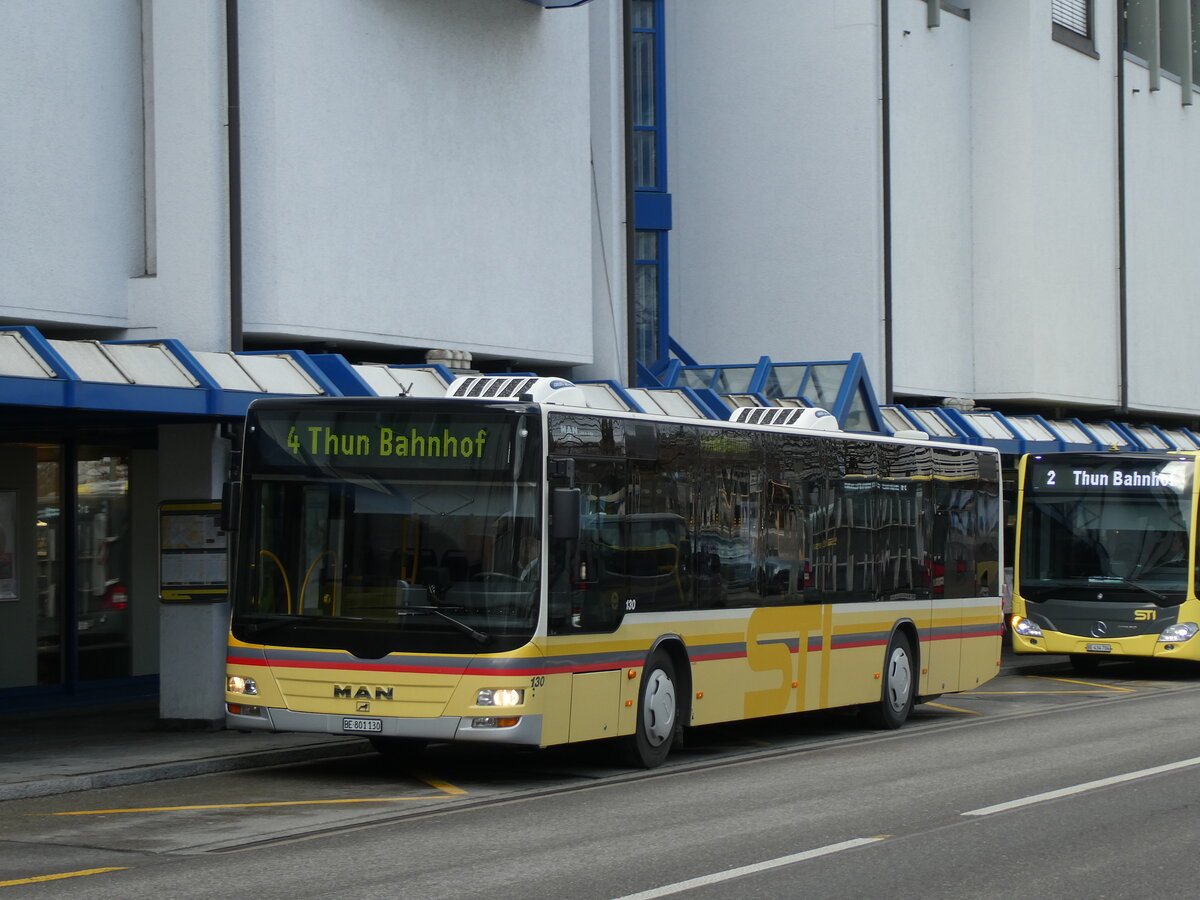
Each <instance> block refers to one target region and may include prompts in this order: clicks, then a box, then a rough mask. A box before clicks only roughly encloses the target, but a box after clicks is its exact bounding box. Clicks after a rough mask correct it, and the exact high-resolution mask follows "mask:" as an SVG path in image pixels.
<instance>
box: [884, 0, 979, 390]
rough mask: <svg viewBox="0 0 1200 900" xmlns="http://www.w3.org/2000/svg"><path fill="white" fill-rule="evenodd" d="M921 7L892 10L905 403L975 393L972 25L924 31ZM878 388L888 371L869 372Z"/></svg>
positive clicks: (950, 20)
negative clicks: (911, 398) (913, 397)
mask: <svg viewBox="0 0 1200 900" xmlns="http://www.w3.org/2000/svg"><path fill="white" fill-rule="evenodd" d="M927 13H928V10H927V7H926V5H925V3H924V2H921V0H902V2H899V3H896V2H893V3H892V4H890V9H889V17H890V21H889V35H888V46H889V61H890V64H889V70H890V77H889V82H890V91H889V98H890V106H891V114H890V116H889V120H890V129H891V173H892V185H891V191H892V194H891V196H892V228H891V241H892V378H893V385H892V386H893V391H894V392H896V393H899V394H908V395H916V396H927V395H928V396H934V397H939V396H940V397H946V396H954V397H968V396H972V395H973V393H974V390H975V384H974V362H975V341H974V338H973V334H974V322H975V316H974V304H973V303H972V290H973V286H972V277H973V263H974V253H973V247H974V228H973V224H972V216H971V199H972V181H971V179H972V167H971V152H972V140H971V135H972V124H971V111H972V83H973V79H972V73H971V52H972V33H973V30H974V27H975V26H974V25H973V23H972V22H970V21H969V20H967V19H965V18H962V17H960V16H957V15H954V14H952V13H949V12H943V13H942V15H941V20H940V21H941V24H940V25H939V26H938V27H936V28H930V27H928V24H927V22H928V18H927ZM872 374H873V375H874V377H875V382H876V387H877V389H878V388H880V387H881V386H882V381H883V374H884V373H883V372H882V371H880V372H873V373H872Z"/></svg>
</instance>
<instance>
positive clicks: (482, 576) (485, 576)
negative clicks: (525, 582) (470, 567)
mask: <svg viewBox="0 0 1200 900" xmlns="http://www.w3.org/2000/svg"><path fill="white" fill-rule="evenodd" d="M471 580H472V581H513V582H516V581H520V580H521V579H519V578H518V577H517V576H516V575H509V574H508V573H507V572H476V573H475V575H473V576H472V577H471Z"/></svg>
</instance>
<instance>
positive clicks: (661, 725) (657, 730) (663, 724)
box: [642, 669, 675, 747]
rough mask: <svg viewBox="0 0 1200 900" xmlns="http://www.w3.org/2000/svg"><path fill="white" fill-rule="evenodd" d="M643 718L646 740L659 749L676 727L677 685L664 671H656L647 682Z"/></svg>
mask: <svg viewBox="0 0 1200 900" xmlns="http://www.w3.org/2000/svg"><path fill="white" fill-rule="evenodd" d="M642 718H643V724H644V725H645V727H646V738H647V739H648V740H649V741H650V743H651V744H652V745H653V746H655V747H657V746H658V745H659V744H661V743H662V742H663V741H665V740H666V739H667V738H669V737H670V736H671V729H672V728H674V727H675V685H673V684H672V683H671V679H670V678H668V677H667V673H666V672H664V671H663V670H662V669H655V670H654V671H653V672H652V673H651V674H650V678H649V680H648V681H647V682H646V702H645V704H644V705H643V716H642Z"/></svg>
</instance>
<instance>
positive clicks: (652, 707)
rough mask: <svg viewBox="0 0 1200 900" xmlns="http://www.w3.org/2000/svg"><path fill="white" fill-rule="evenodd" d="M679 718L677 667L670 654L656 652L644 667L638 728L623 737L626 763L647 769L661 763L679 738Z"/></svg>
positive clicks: (639, 690) (623, 753)
mask: <svg viewBox="0 0 1200 900" xmlns="http://www.w3.org/2000/svg"><path fill="white" fill-rule="evenodd" d="M678 718H679V701H678V699H677V696H676V684H675V666H674V664H672V662H671V658H670V657H669V656H667V654H665V653H662V652H656V653H654V654H653V655H652V656H651V657H650V659H648V660H647V661H646V666H645V668H644V669H642V683H641V686H640V687H639V689H638V711H637V730H636V731H634V733H633V734H631V735H629V736H628V737H623V738H621V741H622V747H621V750H622V752H621V756H622V758H623V759H624V760H625V762H627V763H629V765H631V766H636V767H638V768H643V769H653V768H654V767H655V766H659V765H661V764H662V762H663V761H664V760H665V759H666V758H667V754H669V753H670V752H671V745H672V744H673V743H674V741H675V730H676V728H677V727H678V725H677V720H678Z"/></svg>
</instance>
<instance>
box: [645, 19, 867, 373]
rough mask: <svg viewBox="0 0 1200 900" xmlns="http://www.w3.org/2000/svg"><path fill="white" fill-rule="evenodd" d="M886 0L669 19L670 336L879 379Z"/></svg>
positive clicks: (719, 350)
mask: <svg viewBox="0 0 1200 900" xmlns="http://www.w3.org/2000/svg"><path fill="white" fill-rule="evenodd" d="M878 14H879V9H878V3H877V2H876V0H838V2H834V3H797V2H795V0H755V2H754V3H729V2H727V0H688V2H687V3H679V2H676V3H670V4H668V6H667V29H668V30H667V46H666V65H667V76H666V77H667V90H668V96H667V104H668V122H669V129H670V131H669V138H668V141H669V143H668V150H667V152H668V161H669V167H670V168H669V174H668V178H669V184H668V188H669V190H670V191H671V193H672V197H673V214H674V222H673V226H674V228H673V230H672V231H671V234H670V260H669V264H670V273H671V275H670V277H671V299H670V303H671V332H672V334H673V335H674V336H675V337H676V338H678V339H679V340H680V342H681V343H682V345H683V346H684V347H685V348H686V349H687V351H688V352H689V353H690V354H692V356H694V357H696V358H697V359H698V360H701V361H704V362H753V361H756V360H757V359H758V357H759V356H761V355H763V354H767V355H770V356H771V357H773V358H775V359H778V360H798V359H845V358H847V357H848V356H849V355H850V354H851V353H854V352H856V351H857V352H861V353H862V354H863V356H864V357H865V360H866V362H867V365H868V367H869V370H870V371H871V373H872V374H873V375H874V376H875V379H876V380H879V373H881V372H882V371H883V369H882V365H883V363H882V354H883V330H882V328H881V327H880V322H881V319H882V297H883V289H882V284H883V281H882V246H883V243H882V199H881V197H882V195H881V184H880V166H879V159H880V136H881V135H880V122H879V82H880V72H879V26H878Z"/></svg>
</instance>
